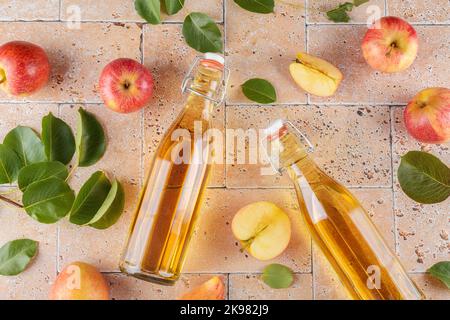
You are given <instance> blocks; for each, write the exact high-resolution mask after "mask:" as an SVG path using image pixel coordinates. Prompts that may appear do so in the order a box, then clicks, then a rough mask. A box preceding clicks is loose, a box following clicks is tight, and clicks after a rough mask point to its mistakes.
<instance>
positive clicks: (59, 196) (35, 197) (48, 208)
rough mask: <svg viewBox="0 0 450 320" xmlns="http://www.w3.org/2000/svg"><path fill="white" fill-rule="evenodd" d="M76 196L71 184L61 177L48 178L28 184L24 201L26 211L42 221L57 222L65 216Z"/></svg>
mask: <svg viewBox="0 0 450 320" xmlns="http://www.w3.org/2000/svg"><path fill="white" fill-rule="evenodd" d="M74 198H75V195H74V192H73V190H72V189H70V187H69V185H68V184H67V183H66V182H65V181H63V180H61V179H59V178H48V179H45V180H41V181H37V182H34V183H32V184H30V185H29V186H28V188H27V189H26V191H25V192H24V194H23V198H22V202H23V205H24V209H25V211H26V212H27V213H28V215H29V216H31V217H32V218H33V219H36V220H37V221H39V222H41V223H55V222H57V221H58V220H60V219H61V218H64V217H65V216H66V215H67V214H68V213H69V211H70V208H71V207H72V204H73V200H74Z"/></svg>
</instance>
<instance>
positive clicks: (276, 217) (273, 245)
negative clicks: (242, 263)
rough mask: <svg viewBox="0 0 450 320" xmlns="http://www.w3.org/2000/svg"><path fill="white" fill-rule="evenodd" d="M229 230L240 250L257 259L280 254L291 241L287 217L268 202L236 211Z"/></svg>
mask: <svg viewBox="0 0 450 320" xmlns="http://www.w3.org/2000/svg"><path fill="white" fill-rule="evenodd" d="M231 229H232V231H233V234H234V236H235V237H236V238H237V239H238V240H239V241H240V242H241V244H242V246H243V248H244V249H245V250H247V251H248V252H249V253H250V254H251V255H252V256H253V257H255V258H256V259H258V260H270V259H273V258H275V257H276V256H278V255H280V254H281V253H282V252H283V251H284V250H285V249H286V247H287V246H288V244H289V240H290V239H291V221H290V220H289V217H288V215H287V214H286V213H285V212H284V211H283V210H281V209H280V208H278V207H277V206H276V205H275V204H273V203H271V202H267V201H261V202H255V203H252V204H249V205H247V206H245V207H243V208H242V209H241V210H239V211H238V212H237V213H236V215H235V216H234V218H233V221H232V224H231Z"/></svg>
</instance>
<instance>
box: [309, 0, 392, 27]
mask: <svg viewBox="0 0 450 320" xmlns="http://www.w3.org/2000/svg"><path fill="white" fill-rule="evenodd" d="M342 3H343V2H342V1H339V0H327V1H314V0H313V1H308V23H333V22H332V21H330V20H329V19H328V17H327V14H326V13H327V11H329V10H333V9H335V8H337V7H338V6H339V5H340V4H342ZM384 9H385V1H384V0H372V1H370V2H368V3H365V4H363V5H361V6H359V7H357V8H354V9H353V10H352V11H351V12H349V13H348V15H349V16H350V18H351V20H350V23H367V21H371V20H372V19H371V17H372V15H373V14H376V13H380V14H381V16H383V15H384Z"/></svg>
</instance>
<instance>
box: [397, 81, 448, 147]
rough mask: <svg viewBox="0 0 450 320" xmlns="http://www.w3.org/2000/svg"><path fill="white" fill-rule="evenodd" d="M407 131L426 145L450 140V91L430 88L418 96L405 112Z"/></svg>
mask: <svg viewBox="0 0 450 320" xmlns="http://www.w3.org/2000/svg"><path fill="white" fill-rule="evenodd" d="M404 118H405V124H406V129H407V130H408V132H409V134H410V135H411V136H413V137H414V138H415V139H417V140H418V141H421V142H425V143H445V142H447V141H449V140H450V89H447V88H429V89H425V90H423V91H421V92H419V93H418V94H417V96H415V97H414V99H413V100H412V101H411V102H410V103H409V104H408V106H407V107H406V109H405V112H404Z"/></svg>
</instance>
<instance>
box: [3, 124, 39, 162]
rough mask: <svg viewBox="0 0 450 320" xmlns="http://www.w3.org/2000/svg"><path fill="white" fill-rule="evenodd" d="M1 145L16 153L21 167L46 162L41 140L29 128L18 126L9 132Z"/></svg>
mask: <svg viewBox="0 0 450 320" xmlns="http://www.w3.org/2000/svg"><path fill="white" fill-rule="evenodd" d="M3 144H4V145H5V146H8V147H10V148H11V149H12V150H14V151H15V152H16V153H17V155H18V156H19V158H20V161H22V166H27V165H29V164H31V163H35V162H41V161H46V160H47V158H46V157H45V153H44V146H43V144H42V142H41V139H39V137H38V135H37V134H36V132H34V131H33V129H31V128H28V127H22V126H19V127H17V128H15V129H13V130H11V131H10V132H9V133H8V134H7V135H6V137H5V139H4V140H3Z"/></svg>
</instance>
